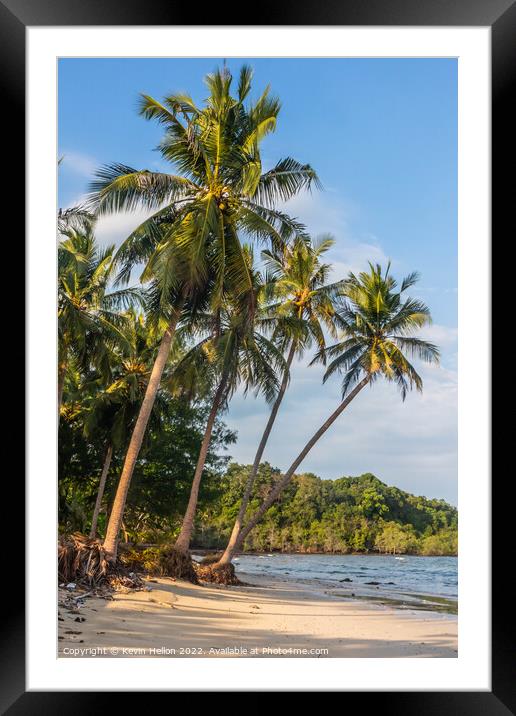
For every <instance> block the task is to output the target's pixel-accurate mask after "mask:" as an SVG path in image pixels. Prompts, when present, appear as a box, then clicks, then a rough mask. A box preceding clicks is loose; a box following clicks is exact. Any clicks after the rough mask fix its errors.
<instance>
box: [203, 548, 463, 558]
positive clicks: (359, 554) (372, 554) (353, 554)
mask: <svg viewBox="0 0 516 716" xmlns="http://www.w3.org/2000/svg"><path fill="white" fill-rule="evenodd" d="M190 551H191V553H192V554H198V555H201V556H203V557H205V556H206V555H207V554H218V553H222V552H223V551H224V547H222V548H220V547H218V548H214V549H209V548H206V547H203V548H202V549H195V548H192V549H191V550H190ZM269 555H272V556H276V555H282V556H285V557H288V556H300V557H424V558H425V559H427V558H428V557H432V558H433V557H450V558H453V559H457V558H458V556H459V555H458V554H412V553H411V552H396V553H395V554H392V553H390V552H389V553H388V552H290V551H288V552H281V551H279V550H275V551H272V552H266V551H263V552H235V556H237V557H263V556H269Z"/></svg>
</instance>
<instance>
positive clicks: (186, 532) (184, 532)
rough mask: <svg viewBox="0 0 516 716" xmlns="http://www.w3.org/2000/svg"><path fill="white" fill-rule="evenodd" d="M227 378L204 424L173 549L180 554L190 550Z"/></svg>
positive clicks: (221, 381)
mask: <svg viewBox="0 0 516 716" xmlns="http://www.w3.org/2000/svg"><path fill="white" fill-rule="evenodd" d="M226 382H227V376H225V375H223V376H222V378H221V380H220V383H219V387H218V388H217V392H216V393H215V395H214V397H213V403H212V405H211V410H210V414H209V415H208V422H207V423H206V430H205V431H204V437H203V439H202V443H201V449H200V451H199V457H198V458H197V465H196V468H195V474H194V478H193V482H192V488H191V490H190V498H189V500H188V506H187V508H186V512H185V516H184V517H183V524H182V525H181V532H180V533H179V537H178V538H177V540H176V544H175V547H176V549H177V550H179V551H180V552H188V550H189V548H190V540H191V539H192V534H193V527H194V519H195V512H196V510H197V500H198V498H199V487H200V485H201V478H202V473H203V470H204V464H205V462H206V456H207V455H208V448H209V447H210V440H211V434H212V432H213V426H214V424H215V418H216V417H217V413H218V411H219V408H220V404H221V401H222V396H223V394H224V389H225V387H226Z"/></svg>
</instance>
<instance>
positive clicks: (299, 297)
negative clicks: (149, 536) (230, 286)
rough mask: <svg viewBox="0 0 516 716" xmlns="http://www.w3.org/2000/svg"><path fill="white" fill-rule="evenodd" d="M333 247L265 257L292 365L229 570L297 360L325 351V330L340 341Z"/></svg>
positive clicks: (234, 535)
mask: <svg viewBox="0 0 516 716" xmlns="http://www.w3.org/2000/svg"><path fill="white" fill-rule="evenodd" d="M333 244H334V240H333V239H332V238H331V237H329V236H324V237H322V238H320V239H319V240H318V241H315V242H311V241H296V242H294V243H293V244H292V245H291V246H287V247H285V249H284V250H283V251H282V252H271V251H263V252H262V257H263V258H264V260H265V262H266V263H265V266H266V269H267V270H268V271H269V272H270V274H271V277H273V278H274V279H275V284H274V288H275V293H276V296H277V297H279V300H278V302H276V303H274V304H273V305H271V306H269V307H268V308H267V309H266V311H265V312H266V313H267V314H268V316H269V319H268V320H269V321H271V322H272V325H273V326H274V338H275V339H276V340H278V339H279V342H280V345H281V347H282V349H283V350H284V352H286V353H287V359H286V365H285V370H284V372H283V377H282V381H281V385H280V389H279V391H278V395H277V397H276V400H275V401H274V404H273V406H272V410H271V413H270V416H269V419H268V421H267V425H266V426H265V430H264V432H263V435H262V438H261V440H260V443H259V445H258V449H257V451H256V455H255V458H254V462H253V466H252V468H251V471H250V473H249V476H248V478H247V481H246V484H245V488H244V493H243V495H242V502H241V504H240V509H239V511H238V515H237V517H236V520H235V524H234V526H233V530H232V532H231V536H230V538H229V541H228V544H227V546H226V549H225V551H224V553H223V555H222V556H221V558H220V560H219V562H218V564H227V563H229V562H231V560H232V559H233V555H234V553H235V548H236V545H237V543H238V537H239V535H240V531H241V529H242V524H243V521H244V517H245V513H246V510H247V507H248V504H249V500H250V499H251V495H252V491H253V486H254V482H255V479H256V475H257V473H258V469H259V466H260V462H261V459H262V456H263V453H264V450H265V447H266V445H267V441H268V439H269V436H270V433H271V430H272V428H273V425H274V422H275V420H276V417H277V415H278V411H279V408H280V405H281V402H282V400H283V396H284V395H285V391H286V389H287V386H288V383H289V376H290V367H291V365H292V361H293V360H294V357H295V356H296V355H297V356H298V357H301V356H302V354H303V352H304V351H305V350H306V349H307V348H309V347H310V346H311V344H312V342H313V341H315V343H316V344H317V346H318V347H319V350H323V349H324V347H325V329H326V331H327V332H328V333H329V335H330V336H332V337H334V338H336V337H337V333H336V327H335V320H336V315H335V304H336V301H338V299H339V294H340V291H341V290H342V281H338V282H336V283H332V284H328V283H327V280H328V276H329V273H330V270H331V266H330V264H325V263H322V262H321V258H322V256H323V255H324V254H325V253H326V252H327V251H328V250H329V249H330V248H331V247H332V246H333Z"/></svg>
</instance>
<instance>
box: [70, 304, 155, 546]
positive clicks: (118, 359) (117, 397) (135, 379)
mask: <svg viewBox="0 0 516 716" xmlns="http://www.w3.org/2000/svg"><path fill="white" fill-rule="evenodd" d="M124 316H125V318H126V319H127V320H126V323H125V324H124V326H123V328H122V330H123V334H124V337H125V339H126V342H125V345H124V346H123V347H122V348H121V349H120V350H117V352H116V353H115V354H114V355H113V356H112V358H111V363H112V380H111V381H109V382H108V384H107V385H106V384H105V383H104V382H103V380H102V378H101V377H98V376H95V377H94V380H92V381H90V382H89V384H86V386H85V389H86V391H87V392H89V396H88V397H87V398H86V399H85V400H84V401H83V410H82V412H83V414H84V415H83V417H82V421H83V425H84V434H85V436H86V437H87V438H89V439H92V438H93V439H95V440H96V441H98V440H100V439H102V440H103V441H104V444H105V451H104V460H103V465H102V471H101V475H100V480H99V486H98V490H97V497H96V501H95V507H94V510H93V515H92V519H91V528H90V538H94V537H95V536H96V533H97V522H98V518H99V515H100V510H101V506H102V500H103V496H104V490H105V486H106V481H107V476H108V473H109V469H110V465H111V460H112V457H113V453H114V451H118V450H120V449H121V448H122V447H123V446H124V445H125V444H126V442H127V438H128V434H129V430H130V429H131V428H132V427H134V422H135V420H136V417H137V415H138V411H139V406H140V404H141V400H142V396H143V394H144V393H145V388H146V386H147V381H148V378H149V373H150V369H151V368H152V363H153V358H154V354H155V351H156V343H157V341H156V335H155V331H153V330H152V329H151V327H150V326H149V321H146V320H145V317H144V315H143V314H142V313H140V312H137V311H136V310H134V309H130V310H129V311H127V312H126V313H125V314H124ZM92 384H93V390H91V387H92ZM88 388H90V390H89V391H88ZM163 408H164V405H163V400H160V396H159V394H158V398H157V400H156V402H155V403H154V406H153V412H152V414H151V420H152V419H153V418H154V424H155V426H156V427H159V425H160V415H161V414H162V411H163Z"/></svg>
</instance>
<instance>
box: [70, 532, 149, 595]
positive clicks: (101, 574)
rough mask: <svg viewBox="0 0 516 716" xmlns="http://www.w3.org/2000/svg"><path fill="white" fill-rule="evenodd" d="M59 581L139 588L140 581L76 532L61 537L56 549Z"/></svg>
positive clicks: (99, 546)
mask: <svg viewBox="0 0 516 716" xmlns="http://www.w3.org/2000/svg"><path fill="white" fill-rule="evenodd" d="M57 569H58V575H59V580H60V581H62V582H65V583H70V582H76V583H79V584H83V585H87V586H89V587H95V588H96V587H101V586H106V587H111V588H113V589H121V588H125V589H141V588H142V587H143V580H142V579H141V577H139V576H138V575H137V574H135V573H134V572H132V571H130V570H129V569H128V568H127V567H126V566H125V565H124V564H123V563H121V562H120V561H118V560H117V562H115V563H113V562H110V561H108V560H107V559H106V551H105V550H104V547H103V546H102V543H101V542H100V541H99V540H96V539H90V538H89V537H86V535H83V534H81V533H80V532H74V534H72V535H67V536H65V537H61V539H60V540H59V544H58V549H57Z"/></svg>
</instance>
